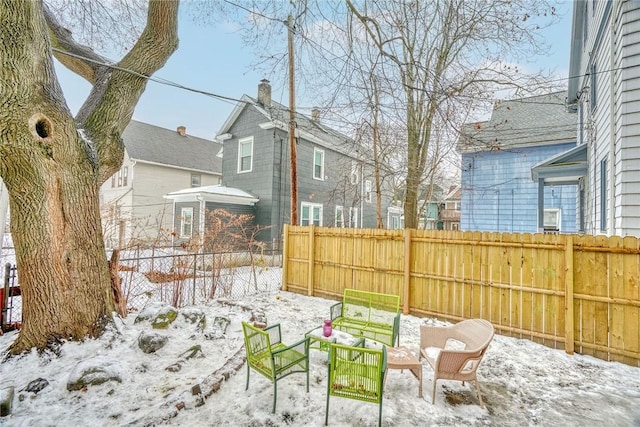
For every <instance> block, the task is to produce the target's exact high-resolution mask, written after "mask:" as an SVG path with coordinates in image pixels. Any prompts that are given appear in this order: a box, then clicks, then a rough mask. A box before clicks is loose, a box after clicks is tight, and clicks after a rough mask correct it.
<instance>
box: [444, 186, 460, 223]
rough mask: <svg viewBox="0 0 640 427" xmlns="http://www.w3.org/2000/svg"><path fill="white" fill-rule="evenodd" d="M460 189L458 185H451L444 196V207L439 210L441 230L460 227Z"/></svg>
mask: <svg viewBox="0 0 640 427" xmlns="http://www.w3.org/2000/svg"><path fill="white" fill-rule="evenodd" d="M461 196H462V189H461V188H460V186H459V185H453V186H451V188H450V189H449V193H447V195H446V196H445V197H444V208H443V209H442V210H441V212H440V218H441V221H442V229H443V230H459V229H460V210H461V209H460V207H461V201H462V200H461V199H462V197H461Z"/></svg>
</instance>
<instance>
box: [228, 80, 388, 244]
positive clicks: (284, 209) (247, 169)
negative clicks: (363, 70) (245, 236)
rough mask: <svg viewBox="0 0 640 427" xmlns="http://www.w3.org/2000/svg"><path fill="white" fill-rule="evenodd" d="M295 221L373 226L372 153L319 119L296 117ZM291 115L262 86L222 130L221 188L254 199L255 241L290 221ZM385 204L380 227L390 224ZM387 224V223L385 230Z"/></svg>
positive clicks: (276, 233)
mask: <svg viewBox="0 0 640 427" xmlns="http://www.w3.org/2000/svg"><path fill="white" fill-rule="evenodd" d="M295 117H296V135H295V136H296V142H297V146H296V147H297V150H296V151H297V175H298V181H297V183H298V203H299V205H298V218H299V224H300V225H309V224H314V225H317V226H325V227H375V226H376V195H375V189H374V185H373V182H374V179H373V172H372V168H371V166H370V165H369V163H368V161H367V160H368V159H367V156H368V155H369V150H368V149H365V148H363V146H361V145H359V144H357V143H355V142H354V141H353V140H352V139H351V138H349V137H347V136H345V135H343V134H341V133H340V132H337V131H335V130H333V129H331V128H329V127H328V126H326V125H325V124H324V123H322V122H321V120H320V115H319V111H318V110H317V109H314V110H313V112H312V114H311V117H307V116H305V115H303V114H300V113H296V116H295ZM288 123H289V110H288V109H287V107H285V106H283V105H281V104H278V103H276V102H274V101H272V99H271V86H270V84H269V81H268V80H262V81H261V83H260V84H259V86H258V97H257V98H256V99H254V98H252V97H250V96H247V95H244V96H243V97H242V98H241V101H240V102H238V104H237V105H236V107H235V108H234V109H233V111H232V112H231V115H230V116H229V117H228V118H227V120H226V121H225V123H224V124H223V126H222V128H221V129H220V131H219V133H218V135H217V139H218V141H222V142H223V144H224V148H223V152H224V154H223V162H222V172H223V174H222V175H223V184H224V185H225V186H227V187H232V188H238V189H242V190H244V191H246V192H248V193H250V194H253V195H255V196H256V197H257V198H259V199H260V201H259V202H258V203H257V205H256V223H257V224H259V225H261V226H266V227H269V228H268V230H267V231H265V233H264V234H263V235H262V236H260V238H261V239H263V240H268V241H272V242H274V243H276V242H279V241H280V239H281V235H282V227H283V224H284V223H288V222H289V219H290V211H291V209H290V153H289V151H290V150H289V136H288ZM388 204H389V203H388V200H387V199H386V198H385V199H384V203H383V209H384V211H383V212H384V215H383V219H384V222H385V224H389V223H391V222H392V221H393V218H392V217H391V216H392V215H399V213H394V211H393V210H388V209H387V207H388ZM387 226H388V225H387Z"/></svg>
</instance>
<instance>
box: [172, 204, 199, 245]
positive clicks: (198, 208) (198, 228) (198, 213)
mask: <svg viewBox="0 0 640 427" xmlns="http://www.w3.org/2000/svg"><path fill="white" fill-rule="evenodd" d="M196 200H197V201H198V202H200V205H199V207H198V222H199V224H198V229H199V230H198V234H199V235H200V242H202V243H204V231H205V230H204V229H205V216H206V212H205V205H206V204H205V202H204V197H202V195H201V194H198V195H197V196H196ZM174 206H175V203H174ZM203 250H204V248H203Z"/></svg>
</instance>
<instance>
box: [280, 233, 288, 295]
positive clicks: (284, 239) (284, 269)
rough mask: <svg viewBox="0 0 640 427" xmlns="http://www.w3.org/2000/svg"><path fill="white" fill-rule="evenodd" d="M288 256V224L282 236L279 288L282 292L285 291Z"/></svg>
mask: <svg viewBox="0 0 640 427" xmlns="http://www.w3.org/2000/svg"><path fill="white" fill-rule="evenodd" d="M288 254H289V224H284V230H283V236H282V285H281V286H280V288H281V289H282V290H283V291H286V290H287V270H288V268H287V267H288V265H289V262H288V257H287V255H288Z"/></svg>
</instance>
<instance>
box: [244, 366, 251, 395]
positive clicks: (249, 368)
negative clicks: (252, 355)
mask: <svg viewBox="0 0 640 427" xmlns="http://www.w3.org/2000/svg"><path fill="white" fill-rule="evenodd" d="M250 371H251V366H249V364H248V363H247V385H246V386H245V387H244V391H247V390H249V372H250Z"/></svg>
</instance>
